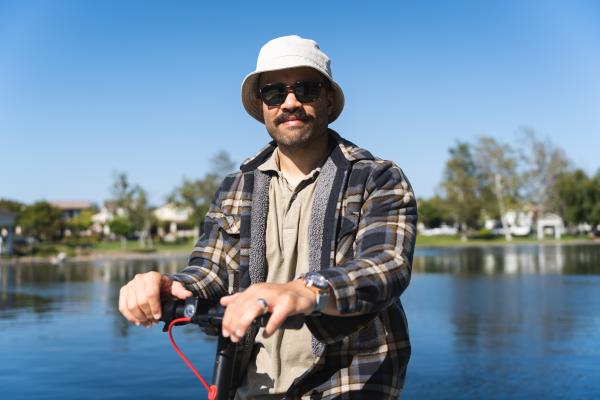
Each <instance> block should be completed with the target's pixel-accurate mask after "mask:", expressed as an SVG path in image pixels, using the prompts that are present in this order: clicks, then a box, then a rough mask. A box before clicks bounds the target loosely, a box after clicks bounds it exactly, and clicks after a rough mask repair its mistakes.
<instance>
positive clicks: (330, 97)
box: [327, 89, 335, 116]
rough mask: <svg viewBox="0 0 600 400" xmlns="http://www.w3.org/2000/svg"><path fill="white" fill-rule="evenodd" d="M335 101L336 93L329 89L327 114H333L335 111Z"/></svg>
mask: <svg viewBox="0 0 600 400" xmlns="http://www.w3.org/2000/svg"><path fill="white" fill-rule="evenodd" d="M334 103H335V93H334V91H333V90H331V89H330V90H328V91H327V115H329V116H331V113H332V112H333V104H334Z"/></svg>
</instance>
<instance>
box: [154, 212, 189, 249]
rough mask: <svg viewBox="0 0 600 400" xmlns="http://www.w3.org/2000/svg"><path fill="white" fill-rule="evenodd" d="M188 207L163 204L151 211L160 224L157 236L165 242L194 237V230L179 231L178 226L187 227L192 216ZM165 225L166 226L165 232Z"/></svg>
mask: <svg viewBox="0 0 600 400" xmlns="http://www.w3.org/2000/svg"><path fill="white" fill-rule="evenodd" d="M192 212H193V211H192V209H191V208H190V207H178V206H176V205H175V204H173V203H167V204H164V205H162V206H160V207H158V208H156V209H155V210H154V211H153V214H154V217H156V219H157V220H158V221H159V222H161V223H162V224H160V225H162V226H159V227H158V236H160V237H161V238H163V240H166V241H175V240H176V239H178V238H185V237H194V236H195V234H196V232H195V230H194V229H181V228H180V225H187V224H188V221H189V220H190V217H191V216H192ZM165 225H168V228H167V232H165V227H164V226H165Z"/></svg>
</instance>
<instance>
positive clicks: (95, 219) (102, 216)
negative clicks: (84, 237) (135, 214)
mask: <svg viewBox="0 0 600 400" xmlns="http://www.w3.org/2000/svg"><path fill="white" fill-rule="evenodd" d="M126 214H127V213H126V212H125V209H124V208H122V207H119V206H117V204H116V203H115V202H114V201H105V202H104V205H103V206H102V207H101V208H100V211H99V212H97V213H96V214H94V215H92V231H94V232H96V233H102V234H103V235H106V236H108V235H110V227H109V226H108V224H109V223H110V221H112V220H113V219H115V218H116V217H124V216H125V215H126Z"/></svg>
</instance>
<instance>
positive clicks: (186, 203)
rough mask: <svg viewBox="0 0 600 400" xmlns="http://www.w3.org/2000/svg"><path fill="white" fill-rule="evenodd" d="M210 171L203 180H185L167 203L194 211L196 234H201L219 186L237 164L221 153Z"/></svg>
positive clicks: (214, 160)
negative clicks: (205, 217)
mask: <svg viewBox="0 0 600 400" xmlns="http://www.w3.org/2000/svg"><path fill="white" fill-rule="evenodd" d="M210 164H211V168H210V171H209V172H208V173H207V174H206V175H205V176H204V178H202V179H196V180H193V179H187V178H184V179H183V182H182V183H181V185H180V186H178V187H176V188H175V189H174V190H173V193H172V194H171V195H170V196H169V197H168V199H167V201H169V202H172V203H174V204H175V205H177V206H180V207H189V208H190V209H191V210H192V215H191V217H190V218H191V220H192V221H191V222H192V224H193V225H194V227H195V232H196V233H200V232H201V229H202V223H203V221H204V216H205V215H206V212H207V211H208V208H209V207H210V202H211V200H212V198H213V197H214V195H215V193H216V192H217V190H218V188H219V184H220V183H221V181H222V180H223V178H224V177H225V175H227V174H228V173H229V172H231V171H233V169H234V168H235V163H234V162H233V161H232V160H231V158H230V157H229V154H228V153H227V152H226V151H220V152H219V153H218V154H217V155H216V156H214V157H213V158H212V159H211V161H210Z"/></svg>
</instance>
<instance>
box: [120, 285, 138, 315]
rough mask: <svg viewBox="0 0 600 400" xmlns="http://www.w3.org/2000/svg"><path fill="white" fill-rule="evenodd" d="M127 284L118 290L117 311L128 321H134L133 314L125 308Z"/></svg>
mask: <svg viewBox="0 0 600 400" xmlns="http://www.w3.org/2000/svg"><path fill="white" fill-rule="evenodd" d="M127 294H128V290H127V286H123V287H122V288H121V290H120V292H119V311H120V312H121V314H122V315H123V317H125V319H126V320H128V321H129V322H135V321H134V317H133V315H131V313H130V312H129V310H128V309H127Z"/></svg>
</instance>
